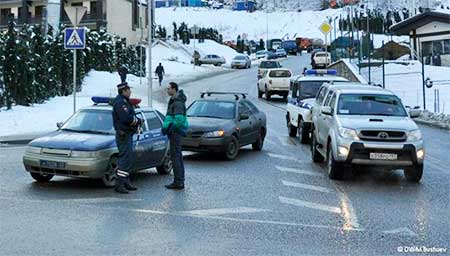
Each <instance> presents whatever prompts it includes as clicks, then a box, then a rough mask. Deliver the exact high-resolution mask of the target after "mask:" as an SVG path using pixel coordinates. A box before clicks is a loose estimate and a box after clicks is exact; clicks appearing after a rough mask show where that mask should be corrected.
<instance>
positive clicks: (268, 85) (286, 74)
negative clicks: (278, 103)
mask: <svg viewBox="0 0 450 256" xmlns="http://www.w3.org/2000/svg"><path fill="white" fill-rule="evenodd" d="M291 76H292V72H291V71H290V70H289V69H284V68H276V69H268V70H266V71H264V73H263V74H262V78H261V79H259V81H258V97H259V98H262V95H263V94H265V96H266V99H267V100H270V97H271V96H272V95H274V94H276V95H279V96H282V97H283V98H284V99H287V97H288V95H289V86H290V80H291Z"/></svg>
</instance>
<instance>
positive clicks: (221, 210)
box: [181, 207, 270, 216]
mask: <svg viewBox="0 0 450 256" xmlns="http://www.w3.org/2000/svg"><path fill="white" fill-rule="evenodd" d="M268 211H270V210H265V209H257V208H248V207H237V208H216V209H206V210H192V211H183V212H181V213H185V214H192V215H199V216H216V215H225V214H239V213H255V212H268Z"/></svg>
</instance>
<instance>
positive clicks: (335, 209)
mask: <svg viewBox="0 0 450 256" xmlns="http://www.w3.org/2000/svg"><path fill="white" fill-rule="evenodd" d="M278 199H279V200H280V202H282V203H284V204H290V205H295V206H301V207H306V208H310V209H315V210H320V211H325V212H331V213H337V214H341V213H342V211H341V208H339V207H333V206H328V205H324V204H317V203H311V202H307V201H303V200H299V199H294V198H287V197H283V196H280V197H278Z"/></svg>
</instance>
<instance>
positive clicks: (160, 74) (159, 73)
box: [155, 63, 166, 86]
mask: <svg viewBox="0 0 450 256" xmlns="http://www.w3.org/2000/svg"><path fill="white" fill-rule="evenodd" d="M155 74H156V75H157V76H158V80H159V86H161V83H162V80H163V78H164V75H165V74H166V73H165V71H164V67H163V65H162V64H161V63H159V65H158V66H157V67H156V70H155Z"/></svg>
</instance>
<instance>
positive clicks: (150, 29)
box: [147, 0, 153, 107]
mask: <svg viewBox="0 0 450 256" xmlns="http://www.w3.org/2000/svg"><path fill="white" fill-rule="evenodd" d="M147 12H148V27H147V28H148V38H147V42H148V54H147V70H148V74H147V79H148V95H147V97H148V99H147V100H148V106H149V107H153V100H152V93H153V84H152V83H153V81H152V42H153V0H147Z"/></svg>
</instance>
